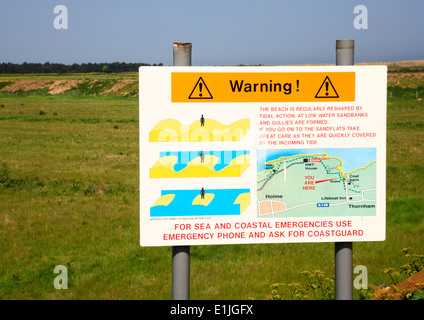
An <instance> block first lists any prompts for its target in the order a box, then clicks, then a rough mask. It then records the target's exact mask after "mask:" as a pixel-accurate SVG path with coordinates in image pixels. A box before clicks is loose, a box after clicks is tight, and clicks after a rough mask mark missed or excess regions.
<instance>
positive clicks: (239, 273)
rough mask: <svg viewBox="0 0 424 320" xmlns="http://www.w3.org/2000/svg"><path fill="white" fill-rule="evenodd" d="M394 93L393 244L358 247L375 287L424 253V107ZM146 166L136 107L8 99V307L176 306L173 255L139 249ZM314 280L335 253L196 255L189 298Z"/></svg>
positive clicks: (86, 100) (2, 107)
mask: <svg viewBox="0 0 424 320" xmlns="http://www.w3.org/2000/svg"><path fill="white" fill-rule="evenodd" d="M93 77H94V75H93ZM2 80H4V78H2ZM6 80H7V79H6ZM389 90H390V88H389ZM396 90H398V91H396ZM393 92H395V94H393V95H392V98H389V99H388V115H387V119H388V131H387V136H388V137H387V239H386V241H384V242H364V243H354V245H353V264H354V265H364V266H366V267H367V269H368V282H369V284H370V285H379V284H383V283H387V282H388V278H387V275H385V274H384V272H383V269H384V268H385V267H387V266H393V267H399V266H401V265H403V264H404V263H405V261H404V260H403V255H402V254H401V253H400V250H401V249H403V248H405V247H410V248H412V250H413V251H415V252H417V253H421V254H422V253H424V232H423V230H424V197H423V194H424V193H423V186H422V183H423V181H424V163H423V158H424V148H423V138H424V125H423V123H424V121H423V120H424V116H423V112H424V102H423V101H421V100H416V99H414V98H411V97H409V96H407V97H405V96H404V95H403V93H402V94H398V92H399V89H396V88H394V89H393ZM402 92H403V91H402ZM411 92H415V91H411ZM413 97H415V95H413ZM138 164H139V147H138V98H128V97H119V96H113V97H105V96H102V97H99V96H97V97H93V96H89V95H86V96H81V95H80V94H79V95H75V96H74V95H57V96H52V95H39V94H33V95H27V96H25V95H22V94H19V95H13V94H10V95H8V94H7V93H2V94H0V299H170V298H171V289H172V288H171V277H172V270H171V261H172V260H171V259H172V257H171V248H169V247H161V248H142V247H140V245H139V192H141V194H142V190H141V191H140V190H139V178H138V174H139V172H138V170H139V169H138ZM57 265H64V266H66V267H67V269H68V276H69V280H68V286H69V288H68V289H67V290H57V289H55V288H54V286H53V281H54V278H55V277H56V276H57V274H55V273H53V269H54V268H55V266H57ZM315 269H320V270H322V271H324V272H326V273H328V274H333V273H334V244H333V243H321V244H276V245H275V244H274V245H232V246H197V247H196V246H194V247H192V248H191V299H248V298H254V299H265V298H266V297H267V295H268V294H269V293H270V285H271V284H273V283H275V282H286V283H289V282H296V281H297V282H300V281H302V279H303V275H302V274H301V271H304V270H315ZM355 298H357V293H356V292H355Z"/></svg>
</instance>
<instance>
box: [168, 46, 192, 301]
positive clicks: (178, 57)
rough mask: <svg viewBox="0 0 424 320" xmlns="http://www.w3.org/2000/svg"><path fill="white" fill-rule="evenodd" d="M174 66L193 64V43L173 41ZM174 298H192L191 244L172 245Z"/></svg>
mask: <svg viewBox="0 0 424 320" xmlns="http://www.w3.org/2000/svg"><path fill="white" fill-rule="evenodd" d="M173 58H174V59H173V60H174V66H191V43H177V42H174V43H173ZM172 299H173V300H189V299H190V246H174V247H172Z"/></svg>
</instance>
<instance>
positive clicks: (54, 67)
mask: <svg viewBox="0 0 424 320" xmlns="http://www.w3.org/2000/svg"><path fill="white" fill-rule="evenodd" d="M140 66H163V64H162V63H159V64H156V63H154V64H149V63H127V62H112V63H91V62H89V63H81V64H78V63H74V64H71V65H66V64H63V63H50V62H45V63H27V62H24V63H21V64H19V63H11V62H8V63H4V62H3V63H2V64H0V74H17V73H18V74H19V73H21V74H27V73H90V72H105V73H112V72H113V73H120V72H137V71H138V68H139V67H140Z"/></svg>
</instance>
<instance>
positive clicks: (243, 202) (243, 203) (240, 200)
mask: <svg viewBox="0 0 424 320" xmlns="http://www.w3.org/2000/svg"><path fill="white" fill-rule="evenodd" d="M234 204H239V205H240V214H242V212H243V211H244V210H246V208H247V207H248V206H249V205H250V192H246V193H241V194H240V195H239V196H238V197H237V199H236V201H234Z"/></svg>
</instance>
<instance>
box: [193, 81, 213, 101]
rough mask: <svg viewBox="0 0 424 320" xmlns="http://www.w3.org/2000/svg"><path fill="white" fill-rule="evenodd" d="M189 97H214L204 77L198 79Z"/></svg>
mask: <svg viewBox="0 0 424 320" xmlns="http://www.w3.org/2000/svg"><path fill="white" fill-rule="evenodd" d="M188 98H189V99H213V97H212V94H211V92H210V91H209V89H208V87H207V86H206V83H205V81H204V80H203V79H202V77H200V78H199V80H197V82H196V85H195V86H194V88H193V90H192V91H191V93H190V96H189V97H188Z"/></svg>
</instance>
